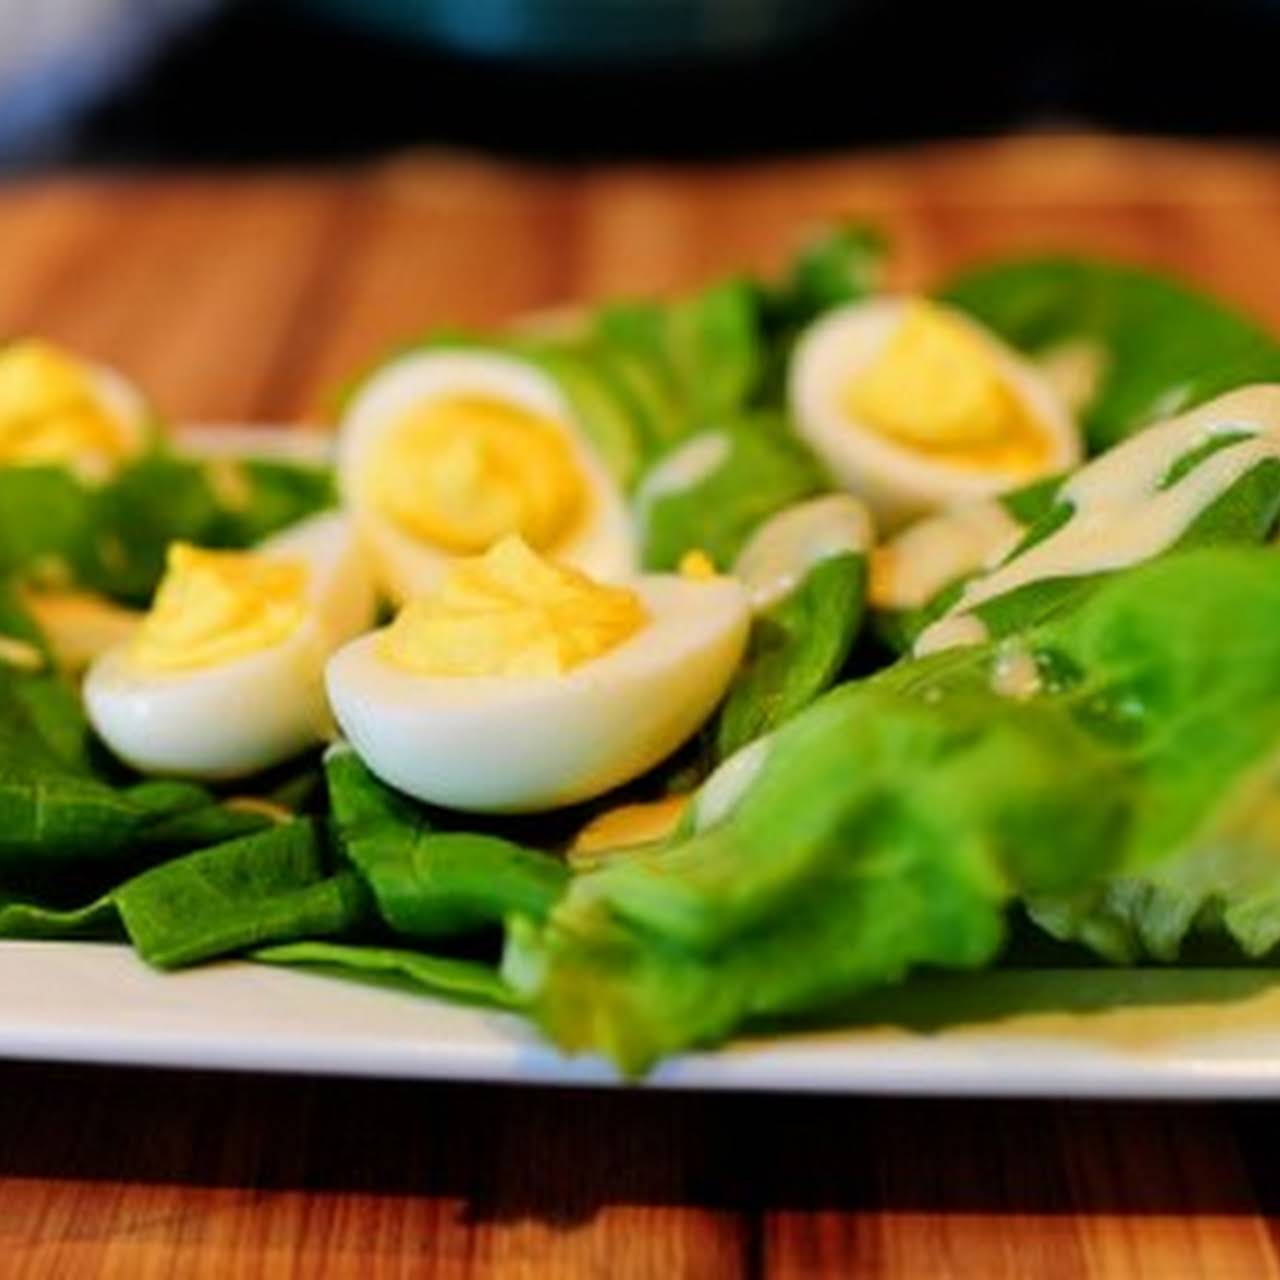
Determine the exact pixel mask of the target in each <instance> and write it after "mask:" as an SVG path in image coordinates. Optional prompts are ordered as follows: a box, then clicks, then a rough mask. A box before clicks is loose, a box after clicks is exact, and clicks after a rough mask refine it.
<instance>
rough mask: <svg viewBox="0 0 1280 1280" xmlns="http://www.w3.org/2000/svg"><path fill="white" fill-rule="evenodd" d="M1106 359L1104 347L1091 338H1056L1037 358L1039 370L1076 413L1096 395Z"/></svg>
mask: <svg viewBox="0 0 1280 1280" xmlns="http://www.w3.org/2000/svg"><path fill="white" fill-rule="evenodd" d="M1107 363H1108V356H1107V350H1106V348H1105V347H1104V346H1103V345H1102V343H1100V342H1095V341H1093V340H1092V339H1091V338H1074V339H1071V340H1068V341H1066V342H1059V343H1057V344H1056V345H1055V346H1052V347H1050V348H1049V349H1048V350H1047V351H1045V352H1043V353H1042V354H1041V355H1040V356H1038V357H1037V358H1036V365H1037V366H1038V368H1039V369H1040V372H1041V373H1042V374H1044V376H1045V378H1047V379H1048V381H1049V385H1050V386H1052V387H1053V389H1054V390H1055V391H1056V392H1057V393H1058V395H1059V396H1061V398H1062V400H1063V403H1065V404H1066V406H1067V408H1068V409H1070V410H1071V412H1072V413H1079V412H1080V411H1081V410H1082V409H1083V408H1084V407H1085V406H1086V405H1087V404H1088V403H1089V401H1090V400H1092V399H1093V398H1094V396H1095V395H1097V393H1098V388H1099V387H1100V386H1101V385H1102V379H1103V377H1104V376H1105V375H1106V372H1107Z"/></svg>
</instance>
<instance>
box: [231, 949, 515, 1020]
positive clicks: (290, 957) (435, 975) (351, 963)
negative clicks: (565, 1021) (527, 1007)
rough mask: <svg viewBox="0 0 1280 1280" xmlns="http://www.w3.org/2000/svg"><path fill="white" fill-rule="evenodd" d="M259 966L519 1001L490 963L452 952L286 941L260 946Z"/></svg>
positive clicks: (472, 1000)
mask: <svg viewBox="0 0 1280 1280" xmlns="http://www.w3.org/2000/svg"><path fill="white" fill-rule="evenodd" d="M251 958H252V959H254V960H259V961H261V962H262V963H263V964H274V965H287V966H289V967H293V968H302V969H312V970H315V971H316V972H318V973H324V974H329V975H331V976H333V977H340V978H348V979H355V980H356V981H363V982H370V983H374V984H376V985H380V986H381V985H387V986H393V987H397V988H402V989H407V990H410V991H415V992H421V993H423V994H426V995H432V996H443V997H444V998H445V999H448V1000H458V1001H461V1002H463V1003H465V1004H480V1005H490V1006H493V1007H495V1008H499V1009H505V1008H516V1007H518V1005H519V999H518V997H517V996H516V994H515V993H514V992H513V991H512V990H511V988H510V987H509V986H508V985H507V984H506V983H505V982H504V981H503V979H502V976H501V975H500V974H499V973H498V972H497V971H496V970H495V969H494V968H493V967H492V966H490V965H486V964H482V963H481V962H480V961H477V960H461V959H457V958H456V957H453V956H438V955H428V954H427V953H426V952H423V951H405V950H400V949H397V948H394V947H377V946H357V945H352V944H350V943H341V942H289V943H283V944H281V945H279V946H272V947H262V948H259V949H258V950H256V951H254V952H252V953H251Z"/></svg>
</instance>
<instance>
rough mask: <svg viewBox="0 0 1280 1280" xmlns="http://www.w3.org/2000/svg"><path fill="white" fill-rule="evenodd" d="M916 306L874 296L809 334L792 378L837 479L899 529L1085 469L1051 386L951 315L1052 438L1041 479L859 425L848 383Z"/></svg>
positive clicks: (797, 410)
mask: <svg viewBox="0 0 1280 1280" xmlns="http://www.w3.org/2000/svg"><path fill="white" fill-rule="evenodd" d="M911 305H912V299H910V298H876V299H873V300H871V301H869V302H859V303H852V304H850V305H849V306H845V307H839V308H837V309H836V310H833V311H830V312H828V313H827V314H826V315H824V316H823V317H822V318H821V319H820V320H818V321H816V322H815V323H814V324H813V325H811V326H810V327H809V329H807V330H806V331H805V333H804V334H803V335H802V337H801V339H800V341H799V343H798V344H797V347H796V351H795V354H794V356H793V357H792V362H791V371H790V375H789V383H788V399H789V402H790V406H791V412H792V416H793V418H794V420H795V426H796V431H797V432H798V433H799V434H800V435H801V436H802V437H803V438H804V439H805V440H806V441H807V442H808V443H809V445H810V446H811V447H812V448H813V450H814V451H815V453H817V454H818V456H819V457H820V458H821V459H822V461H823V462H824V463H825V465H826V467H827V469H828V471H830V473H831V474H832V476H833V477H834V478H835V479H836V480H837V481H838V482H839V483H840V484H842V485H843V486H844V487H845V488H847V489H848V490H849V491H850V492H851V493H854V494H856V495H857V496H858V497H860V498H862V499H863V500H864V501H865V502H866V503H867V504H868V505H869V506H870V507H871V509H872V511H873V512H874V514H875V516H876V519H877V521H878V522H879V523H880V524H881V525H882V526H884V527H885V528H888V529H893V528H896V527H899V526H901V525H902V524H904V523H905V522H906V521H908V520H910V519H913V518H914V517H916V516H919V515H922V514H924V513H926V512H928V511H932V510H934V509H936V508H938V507H941V506H945V505H947V504H950V503H954V502H960V501H964V500H967V499H975V498H983V497H988V496H990V495H991V494H994V493H999V492H1001V491H1003V490H1006V489H1008V488H1010V487H1011V486H1013V485H1016V484H1021V483H1026V482H1028V481H1030V480H1034V479H1035V478H1036V476H1037V475H1053V474H1056V473H1057V472H1060V471H1065V470H1067V469H1069V468H1070V467H1073V466H1074V465H1075V464H1076V463H1077V462H1079V460H1080V456H1081V445H1080V433H1079V431H1078V429H1077V427H1076V424H1075V422H1074V420H1073V418H1072V416H1071V413H1070V411H1069V410H1068V409H1067V407H1066V405H1065V404H1064V402H1063V401H1062V399H1061V397H1060V396H1059V395H1058V393H1057V392H1056V391H1055V390H1054V388H1053V387H1052V385H1051V384H1050V382H1049V380H1048V379H1047V378H1046V377H1045V376H1044V375H1043V374H1042V373H1041V372H1040V371H1039V370H1037V369H1036V368H1035V366H1034V365H1032V364H1031V363H1029V362H1028V361H1026V360H1024V359H1022V357H1021V356H1019V355H1018V354H1017V353H1016V352H1014V351H1013V350H1012V349H1011V348H1009V347H1008V346H1006V345H1005V344H1004V343H1003V342H1001V341H1000V339H999V338H997V337H996V336H995V335H994V334H993V333H991V332H990V331H989V330H987V329H986V328H984V327H983V326H982V325H980V324H978V323H977V322H976V321H974V320H972V319H970V318H969V317H968V316H966V315H964V314H963V313H962V312H959V311H955V310H950V309H949V315H950V316H951V317H952V318H954V319H956V320H958V321H959V322H960V323H962V324H964V325H965V326H966V327H967V328H968V329H969V330H970V331H971V332H972V333H973V334H974V336H975V337H977V338H978V340H979V341H980V342H981V343H982V345H983V347H984V348H985V349H986V351H987V352H988V354H989V356H990V357H991V360H992V362H993V364H994V365H995V367H996V368H997V369H998V371H999V373H1000V375H1001V376H1002V378H1003V379H1004V381H1005V383H1006V384H1007V385H1008V386H1009V388H1010V389H1011V390H1012V391H1013V393H1014V394H1015V395H1016V396H1017V397H1018V398H1019V400H1020V401H1021V402H1022V404H1023V406H1024V407H1025V409H1026V410H1027V412H1028V413H1029V415H1030V417H1031V419H1032V420H1033V421H1034V422H1035V423H1036V425H1037V426H1038V427H1039V428H1040V430H1041V431H1042V432H1043V433H1044V440H1045V443H1046V445H1047V446H1048V447H1047V449H1046V454H1045V459H1044V462H1043V465H1042V466H1041V467H1040V468H1038V469H1037V471H1035V472H1029V471H1028V470H1026V469H1025V468H1019V469H1011V468H1008V467H999V466H990V467H983V468H981V469H980V468H977V467H973V466H961V465H958V464H956V463H954V462H948V461H947V460H946V459H945V457H942V456H940V455H937V454H934V455H929V454H926V453H925V452H923V451H921V450H917V449H913V448H911V446H910V445H908V444H905V443H903V442H900V441H896V440H893V439H891V438H890V437H889V436H887V435H885V434H884V433H882V432H878V431H876V430H874V429H873V428H872V427H870V426H868V425H867V424H865V423H860V422H858V421H857V420H856V418H854V417H853V416H852V415H851V414H850V413H849V411H848V410H847V409H846V408H845V406H844V403H843V401H844V398H845V396H846V393H847V389H848V386H849V383H850V382H851V381H852V380H853V379H854V378H855V377H856V376H857V374H858V373H859V372H860V371H861V370H863V369H865V368H867V367H868V366H869V365H870V364H871V363H872V362H873V361H874V360H875V359H876V358H877V357H878V356H879V355H880V353H881V352H882V351H883V349H884V347H885V345H886V344H887V343H888V342H889V341H890V339H891V338H892V337H893V335H894V333H895V332H896V330H897V328H898V326H899V325H900V324H901V323H902V321H903V320H904V318H905V317H906V313H907V310H908V308H909V307H910V306H911Z"/></svg>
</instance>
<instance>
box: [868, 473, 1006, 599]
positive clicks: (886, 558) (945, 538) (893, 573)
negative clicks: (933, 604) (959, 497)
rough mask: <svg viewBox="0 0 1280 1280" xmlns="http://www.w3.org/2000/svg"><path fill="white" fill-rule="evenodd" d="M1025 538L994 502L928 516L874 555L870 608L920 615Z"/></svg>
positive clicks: (992, 564) (968, 504) (971, 505)
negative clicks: (941, 595) (953, 585)
mask: <svg viewBox="0 0 1280 1280" xmlns="http://www.w3.org/2000/svg"><path fill="white" fill-rule="evenodd" d="M1024 532H1025V530H1024V529H1023V527H1022V525H1020V524H1019V523H1018V522H1017V521H1016V520H1015V519H1014V518H1013V517H1012V516H1011V515H1010V514H1009V513H1008V512H1007V511H1006V510H1005V509H1004V507H1003V506H1001V505H1000V503H999V502H997V501H995V500H994V499H988V500H984V501H982V502H972V503H966V504H965V505H963V506H958V507H953V508H952V509H951V510H949V511H941V512H939V513H938V514H937V515H935V516H928V517H926V518H925V519H924V520H921V521H919V522H918V523H916V524H913V525H912V526H911V527H910V528H909V529H906V530H904V531H903V532H902V533H900V534H899V535H898V536H897V537H896V538H894V539H893V541H891V542H889V543H886V544H885V545H884V546H882V547H877V548H876V549H875V551H874V552H872V555H871V603H872V604H873V605H875V606H876V608H878V609H892V610H902V609H919V608H920V607H921V606H922V605H925V604H927V603H928V602H929V601H930V600H932V599H933V597H934V596H936V595H937V594H938V592H939V591H941V590H942V589H943V587H946V586H949V585H950V584H951V583H953V582H956V581H958V580H959V579H960V578H963V577H965V576H966V575H968V574H970V573H973V572H975V571H976V570H979V569H991V568H993V567H994V566H995V565H997V564H999V563H1000V561H1001V560H1003V559H1004V558H1005V556H1007V555H1008V554H1009V552H1011V551H1012V550H1013V549H1014V547H1016V546H1017V545H1018V542H1019V540H1020V539H1021V537H1022V535H1023V533H1024Z"/></svg>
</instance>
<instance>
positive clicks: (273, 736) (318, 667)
mask: <svg viewBox="0 0 1280 1280" xmlns="http://www.w3.org/2000/svg"><path fill="white" fill-rule="evenodd" d="M258 550H259V551H261V552H263V553H264V554H268V555H272V554H275V555H281V556H291V557H296V558H298V559H301V560H304V561H305V562H306V564H307V566H308V569H309V573H308V577H307V588H306V603H307V610H306V615H305V617H304V618H303V620H302V621H301V623H300V624H299V625H298V626H297V627H296V628H295V629H294V630H293V631H292V632H290V634H289V635H287V636H286V637H285V638H284V639H283V640H281V641H279V642H278V643H277V644H274V645H271V646H270V647H269V648H266V649H261V650H258V651H257V652H254V653H249V654H245V655H244V656H243V657H239V658H233V659H230V660H229V661H226V662H222V663H218V664H216V665H212V666H205V667H196V668H193V669H191V670H185V671H181V670H180V671H160V672H157V671H151V670H149V669H147V668H146V667H145V666H140V665H139V664H138V662H137V661H136V660H135V659H134V657H133V654H132V650H131V647H130V645H129V644H127V643H126V644H122V645H119V646H117V647H116V648H114V649H112V650H110V651H109V652H107V653H106V654H104V655H103V656H102V657H101V658H99V659H98V660H97V661H96V662H95V663H94V664H93V665H92V666H91V667H90V668H89V672H88V674H87V676H86V677H85V682H84V701H85V708H86V711H87V712H88V716H89V720H90V722H91V723H92V725H93V727H94V729H95V730H96V731H97V733H98V735H99V736H100V737H101V738H102V740H103V741H104V742H105V743H106V744H107V746H108V747H110V748H111V750H112V751H113V752H114V753H115V754H116V755H117V756H119V757H120V759H122V760H124V761H125V762H126V763H127V764H129V765H131V766H132V767H133V768H135V769H137V770H139V771H140V772H142V773H151V774H165V775H170V776H175V777H189V778H203V779H210V780H213V779H222V778H235V777H244V776H247V775H248V774H252V773H256V772H258V771H259V770H261V769H265V768H269V767H270V766H271V765H274V764H278V763H280V762H281V761H283V760H287V759H288V758H289V757H290V756H293V755H296V754H297V753H298V752H299V751H302V750H304V749H305V748H307V747H309V746H312V745H314V744H316V743H318V742H321V741H323V740H325V738H327V737H330V736H332V722H331V719H330V717H329V714H328V705H327V702H326V700H325V694H324V680H323V670H324V663H325V659H326V658H327V657H328V656H329V654H330V653H332V652H333V650H334V649H335V648H336V647H337V646H339V645H341V644H343V643H345V642H346V641H347V640H349V639H350V638H351V637H352V636H353V635H356V634H358V633H359V632H360V631H361V630H363V629H364V628H366V627H368V626H370V625H371V623H372V621H373V616H374V607H375V600H374V590H373V584H372V581H371V579H370V577H369V574H368V572H367V569H366V567H365V565H364V562H363V559H362V557H361V556H360V555H359V552H358V547H357V543H356V540H355V538H354V536H353V533H352V530H351V528H350V523H349V521H348V520H347V519H346V518H345V517H343V516H341V515H336V514H325V515H319V516H312V517H310V518H309V519H307V520H304V521H301V522H300V523H299V524H297V525H295V526H293V527H292V528H290V529H288V530H285V531H284V532H282V533H280V534H278V535H276V536H275V537H273V538H270V539H268V540H267V541H265V542H264V543H262V544H261V546H260V547H259V548H258Z"/></svg>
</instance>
